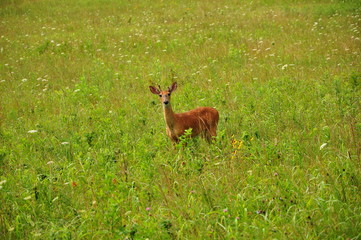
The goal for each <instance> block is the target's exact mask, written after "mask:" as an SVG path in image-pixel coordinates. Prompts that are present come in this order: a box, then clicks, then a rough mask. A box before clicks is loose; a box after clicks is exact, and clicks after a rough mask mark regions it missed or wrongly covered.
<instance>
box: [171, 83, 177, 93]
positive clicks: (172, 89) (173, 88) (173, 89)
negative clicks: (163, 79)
mask: <svg viewBox="0 0 361 240" xmlns="http://www.w3.org/2000/svg"><path fill="white" fill-rule="evenodd" d="M177 87H178V85H177V82H174V83H173V84H172V86H171V87H169V92H173V91H175V90H176V89H177Z"/></svg>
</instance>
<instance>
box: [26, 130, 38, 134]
mask: <svg viewBox="0 0 361 240" xmlns="http://www.w3.org/2000/svg"><path fill="white" fill-rule="evenodd" d="M37 132H38V130H29V131H28V133H37Z"/></svg>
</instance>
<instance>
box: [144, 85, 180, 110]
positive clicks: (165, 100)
mask: <svg viewBox="0 0 361 240" xmlns="http://www.w3.org/2000/svg"><path fill="white" fill-rule="evenodd" d="M149 89H150V91H151V92H152V93H153V94H156V95H158V96H159V99H160V101H161V103H162V104H163V106H164V107H167V106H169V104H170V96H171V94H172V92H173V91H175V90H176V89H177V82H174V83H173V84H172V86H170V87H168V89H167V90H161V88H160V86H159V85H158V88H156V87H153V86H149Z"/></svg>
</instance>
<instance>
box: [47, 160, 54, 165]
mask: <svg viewBox="0 0 361 240" xmlns="http://www.w3.org/2000/svg"><path fill="white" fill-rule="evenodd" d="M53 163H54V161H49V162H47V163H46V164H47V165H50V164H53Z"/></svg>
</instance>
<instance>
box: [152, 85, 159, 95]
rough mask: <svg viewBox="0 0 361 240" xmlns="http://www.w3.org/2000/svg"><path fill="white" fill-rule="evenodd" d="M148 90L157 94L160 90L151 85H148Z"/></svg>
mask: <svg viewBox="0 0 361 240" xmlns="http://www.w3.org/2000/svg"><path fill="white" fill-rule="evenodd" d="M149 90H150V91H151V92H152V93H153V94H157V95H158V94H159V93H160V90H159V89H157V88H155V87H153V86H149Z"/></svg>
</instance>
